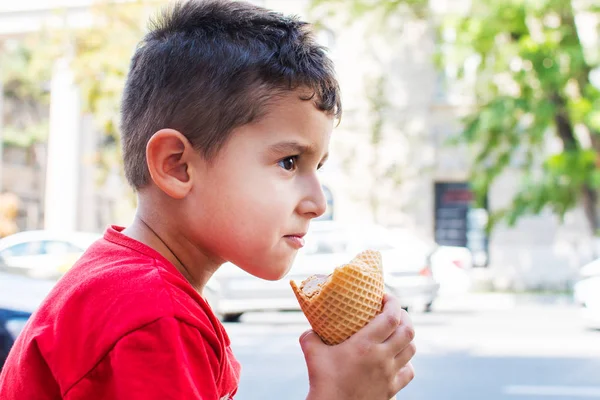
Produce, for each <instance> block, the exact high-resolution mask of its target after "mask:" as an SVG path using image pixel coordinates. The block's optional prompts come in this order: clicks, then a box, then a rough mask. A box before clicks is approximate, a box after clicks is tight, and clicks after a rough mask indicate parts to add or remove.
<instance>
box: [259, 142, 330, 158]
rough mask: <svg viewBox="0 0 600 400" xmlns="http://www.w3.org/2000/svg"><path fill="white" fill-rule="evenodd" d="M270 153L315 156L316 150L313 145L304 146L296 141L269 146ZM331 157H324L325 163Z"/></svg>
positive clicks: (327, 155) (326, 155)
mask: <svg viewBox="0 0 600 400" xmlns="http://www.w3.org/2000/svg"><path fill="white" fill-rule="evenodd" d="M268 150H269V152H271V153H274V154H282V153H284V154H285V153H295V154H314V153H316V149H315V147H314V146H312V145H306V144H302V143H299V142H296V141H289V142H279V143H275V144H273V145H271V146H269V149H268ZM328 157H329V153H327V154H325V155H324V156H323V160H322V162H323V161H325V160H326V159H327V158H328Z"/></svg>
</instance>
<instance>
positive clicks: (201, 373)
mask: <svg viewBox="0 0 600 400" xmlns="http://www.w3.org/2000/svg"><path fill="white" fill-rule="evenodd" d="M218 376H219V360H218V356H217V354H216V353H215V351H214V349H213V348H212V347H211V346H210V345H209V343H208V342H207V341H206V339H205V338H203V337H202V335H201V333H200V331H199V330H197V329H196V328H195V327H193V326H190V325H188V324H186V323H183V322H181V321H179V320H177V319H175V318H171V317H168V318H161V319H159V320H157V321H155V322H152V323H150V324H148V325H146V326H144V327H142V328H140V329H137V330H135V331H133V332H131V333H129V334H128V335H126V336H124V337H122V338H121V339H120V340H119V341H118V342H117V343H116V344H115V346H114V347H113V349H112V350H111V351H110V352H108V353H107V354H106V356H105V357H104V358H103V359H102V360H101V361H100V362H99V363H98V364H97V365H96V367H95V368H93V369H92V370H91V371H90V372H89V373H88V374H87V375H86V376H84V377H83V379H81V380H80V381H79V382H77V383H76V384H75V385H73V387H72V388H71V389H69V390H68V391H67V393H66V394H65V399H67V400H78V399H86V400H88V399H113V400H130V399H145V400H154V399H156V400H159V399H160V400H167V399H190V400H191V399H194V400H195V399H198V400H199V399H202V400H219V398H220V396H219V393H218V385H217V380H218Z"/></svg>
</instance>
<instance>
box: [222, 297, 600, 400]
mask: <svg viewBox="0 0 600 400" xmlns="http://www.w3.org/2000/svg"><path fill="white" fill-rule="evenodd" d="M579 311H580V310H578V309H577V308H576V307H574V306H573V305H571V304H569V303H568V302H564V301H561V299H558V300H556V299H554V300H552V298H547V299H543V301H531V300H526V301H523V300H522V299H515V297H514V296H502V295H496V296H484V295H482V296H470V297H469V298H463V299H460V300H459V301H454V302H453V301H446V302H440V303H439V304H438V307H437V309H436V310H434V312H433V313H431V314H417V315H413V316H412V317H413V321H414V324H415V328H416V332H417V337H416V343H417V348H418V353H417V356H416V357H415V359H414V366H415V369H416V378H415V380H414V381H413V382H412V383H411V384H410V385H409V387H407V388H406V389H405V390H404V391H403V392H401V394H400V395H399V396H398V399H399V400H401V399H407V400H445V399H449V400H471V399H473V400H475V399H477V400H500V399H502V400H549V399H556V400H568V399H571V400H578V399H591V398H596V399H600V331H598V330H594V329H591V328H589V327H587V326H586V325H585V322H584V321H583V319H582V318H581V316H580V312H579ZM226 328H227V331H228V332H229V335H230V337H231V341H232V345H233V349H234V352H235V354H236V356H237V357H238V359H239V360H240V361H241V363H242V381H241V384H240V390H239V393H238V395H237V396H236V400H256V399H285V400H300V399H305V398H306V393H307V391H308V378H307V372H306V367H305V363H304V358H303V356H302V351H301V350H300V346H299V345H298V337H299V336H300V334H301V333H302V332H304V331H305V330H306V329H308V324H307V323H306V320H305V319H304V316H303V315H302V314H301V313H252V314H248V315H244V316H243V317H242V322H240V323H237V324H226Z"/></svg>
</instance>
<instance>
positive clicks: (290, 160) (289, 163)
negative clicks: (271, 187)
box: [279, 156, 296, 171]
mask: <svg viewBox="0 0 600 400" xmlns="http://www.w3.org/2000/svg"><path fill="white" fill-rule="evenodd" d="M279 166H281V168H283V169H285V170H286V171H293V170H294V169H296V156H293V157H286V158H284V159H283V160H281V161H279Z"/></svg>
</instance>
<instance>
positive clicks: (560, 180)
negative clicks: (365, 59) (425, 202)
mask: <svg viewBox="0 0 600 400" xmlns="http://www.w3.org/2000/svg"><path fill="white" fill-rule="evenodd" d="M314 4H315V6H317V7H321V6H325V7H327V8H328V9H330V10H333V9H337V10H339V9H340V8H341V7H340V6H341V5H342V4H344V5H345V7H344V8H345V9H349V10H350V13H349V16H350V17H351V18H353V19H360V18H365V16H368V15H371V16H372V15H377V16H379V17H382V18H383V19H384V21H388V22H389V21H390V20H393V19H394V17H398V16H400V17H401V18H426V19H428V20H429V21H430V22H431V23H432V24H434V25H435V27H436V29H437V32H438V39H439V46H438V51H437V54H436V61H437V65H438V67H439V68H440V69H442V70H446V71H452V70H453V69H454V71H456V73H455V74H454V76H450V77H449V78H450V79H451V80H453V82H451V83H464V84H467V86H466V87H469V88H470V89H471V90H472V93H473V104H472V108H471V110H470V112H469V113H468V114H467V115H466V116H465V118H464V129H463V130H462V132H461V133H460V135H458V136H457V137H456V138H455V143H462V144H466V145H468V146H469V148H470V149H472V151H473V169H472V184H473V187H474V189H475V190H476V192H477V193H478V194H479V197H480V198H483V197H484V196H485V194H486V193H487V192H488V190H489V188H490V185H492V183H493V182H495V180H496V179H497V178H498V177H499V176H500V175H501V174H502V173H504V172H505V171H506V170H507V169H508V168H518V169H519V170H520V171H521V172H522V174H521V175H522V181H521V182H520V183H519V185H518V190H517V192H516V194H515V196H514V198H513V200H512V204H511V206H509V207H507V208H505V209H502V210H497V212H496V213H495V214H494V215H493V218H491V219H490V221H492V224H493V222H495V221H498V220H499V219H501V218H503V219H505V220H507V221H508V222H509V223H510V224H514V223H515V222H516V221H517V220H518V219H519V218H520V217H522V216H524V215H526V214H537V213H539V212H541V211H542V210H543V209H545V208H549V209H551V210H552V211H553V212H555V213H556V214H557V215H558V216H560V217H563V216H564V215H565V213H566V212H567V211H569V210H570V209H572V208H574V207H575V206H577V205H579V204H581V205H582V206H583V209H584V211H585V215H586V217H587V220H588V223H589V227H590V231H591V232H592V233H593V234H597V233H598V231H599V227H600V224H599V218H598V212H597V207H598V190H599V189H600V169H599V166H600V157H599V152H600V90H599V86H598V84H596V86H595V85H594V84H593V83H592V81H591V79H592V73H593V71H594V70H595V69H596V70H597V69H598V67H600V51H599V49H600V46H598V43H596V44H595V45H591V46H588V45H585V42H584V40H583V39H585V38H586V37H588V36H590V35H594V34H595V33H593V32H592V33H588V34H587V35H588V36H585V34H584V29H586V28H589V27H592V28H593V27H594V23H595V22H594V21H598V18H600V7H598V6H594V5H593V4H594V2H592V1H589V2H587V1H585V0H582V1H574V0H536V1H531V0H498V1H494V2H491V1H486V0H472V1H470V2H465V3H464V4H465V5H467V6H468V10H465V11H464V12H462V13H458V12H455V13H453V14H446V15H436V14H435V13H433V12H432V11H431V9H430V8H429V5H428V2H427V0H393V1H390V0H314ZM395 20H397V18H396V19H395ZM378 21H381V19H378ZM586 21H587V22H589V25H585V22H586ZM380 26H384V27H385V26H386V25H385V24H381V25H380ZM378 29H385V28H378ZM596 38H597V34H596ZM452 67H454V68H452ZM470 67H471V69H469V68H470ZM552 141H556V142H558V144H559V146H558V147H559V149H557V150H553V151H548V148H547V147H548V143H550V142H552Z"/></svg>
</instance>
